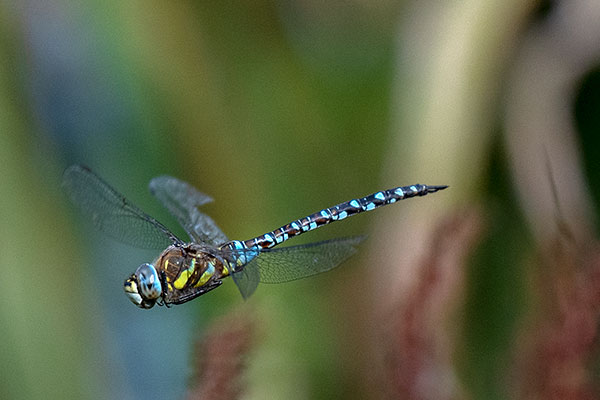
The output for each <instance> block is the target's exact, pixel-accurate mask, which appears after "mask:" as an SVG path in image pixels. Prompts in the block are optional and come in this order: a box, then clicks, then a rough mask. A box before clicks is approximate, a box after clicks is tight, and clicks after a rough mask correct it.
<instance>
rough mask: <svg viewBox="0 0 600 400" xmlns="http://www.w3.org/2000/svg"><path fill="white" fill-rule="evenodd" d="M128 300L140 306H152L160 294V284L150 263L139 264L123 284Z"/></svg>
mask: <svg viewBox="0 0 600 400" xmlns="http://www.w3.org/2000/svg"><path fill="white" fill-rule="evenodd" d="M123 288H124V289H125V294H126V295H127V297H129V300H131V302H132V303H133V304H135V305H136V306H138V307H140V308H152V307H153V306H154V304H155V303H156V301H157V300H158V299H159V298H160V296H161V294H162V285H161V283H160V279H159V278H158V273H157V272H156V268H154V266H153V265H152V264H147V263H145V264H142V265H140V266H139V267H138V268H137V269H136V270H135V272H134V273H133V274H131V276H130V277H129V278H127V280H126V281H125V283H124V284H123Z"/></svg>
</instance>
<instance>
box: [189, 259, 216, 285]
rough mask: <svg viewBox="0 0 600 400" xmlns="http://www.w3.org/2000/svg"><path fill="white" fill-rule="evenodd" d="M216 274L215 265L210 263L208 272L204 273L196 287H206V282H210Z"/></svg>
mask: <svg viewBox="0 0 600 400" xmlns="http://www.w3.org/2000/svg"><path fill="white" fill-rule="evenodd" d="M214 274H215V264H213V263H212V262H210V261H209V262H208V268H206V271H204V272H203V273H202V276H201V277H200V279H199V280H198V283H196V284H195V285H194V287H200V286H202V285H204V284H205V283H206V282H208V280H209V279H210V278H212V276H213V275H214Z"/></svg>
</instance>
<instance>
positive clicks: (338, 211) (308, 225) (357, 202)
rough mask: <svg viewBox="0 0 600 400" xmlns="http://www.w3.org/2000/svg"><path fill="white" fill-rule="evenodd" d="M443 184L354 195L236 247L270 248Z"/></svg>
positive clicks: (239, 243) (439, 188) (430, 190)
mask: <svg viewBox="0 0 600 400" xmlns="http://www.w3.org/2000/svg"><path fill="white" fill-rule="evenodd" d="M446 187H447V186H427V185H419V184H416V185H411V186H402V187H397V188H394V189H389V190H383V191H381V192H377V193H373V194H371V195H369V196H366V197H363V198H360V199H353V200H350V201H346V202H344V203H340V204H338V205H336V206H333V207H329V208H325V209H323V210H321V211H319V212H316V213H314V214H311V215H308V216H306V217H304V218H300V219H298V220H296V221H292V222H290V223H289V224H286V225H284V226H282V227H281V228H278V229H275V230H274V231H271V232H268V233H265V234H264V235H261V236H258V237H255V238H253V239H248V240H245V241H243V242H237V241H236V242H237V243H236V247H245V248H247V249H252V248H257V249H269V248H271V247H273V246H276V245H278V244H280V243H283V242H285V241H286V240H288V239H290V238H292V237H294V236H298V235H300V234H302V233H304V232H310V231H312V230H314V229H317V228H318V227H320V226H323V225H327V224H329V223H331V222H334V221H341V220H343V219H345V218H347V217H349V216H351V215H354V214H358V213H361V212H364V211H371V210H374V209H376V208H378V207H381V206H384V205H386V204H392V203H395V202H396V201H399V200H403V199H408V198H410V197H415V196H425V195H426V194H428V193H434V192H437V191H438V190H442V189H445V188H446ZM242 244H243V245H242Z"/></svg>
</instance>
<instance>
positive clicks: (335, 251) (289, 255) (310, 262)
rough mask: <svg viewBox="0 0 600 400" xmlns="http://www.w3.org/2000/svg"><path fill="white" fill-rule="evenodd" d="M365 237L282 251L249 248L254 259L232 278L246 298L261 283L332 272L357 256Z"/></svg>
mask: <svg viewBox="0 0 600 400" xmlns="http://www.w3.org/2000/svg"><path fill="white" fill-rule="evenodd" d="M364 238H365V237H364V236H353V237H347V238H340V239H332V240H326V241H323V242H316V243H309V244H303V245H299V246H288V247H282V248H280V249H272V250H271V249H269V250H262V251H260V254H259V255H258V257H255V256H256V250H252V249H249V250H248V251H249V252H251V253H250V254H249V255H251V256H252V257H253V258H254V259H253V260H252V261H250V262H249V263H248V264H247V265H246V266H244V269H242V270H241V271H240V272H236V273H234V274H233V275H232V277H233V280H234V281H235V284H236V285H237V287H238V289H239V291H240V293H241V294H242V297H243V298H244V299H247V298H248V297H250V295H251V294H252V293H254V291H255V290H256V287H257V286H258V284H259V282H260V283H283V282H289V281H293V280H296V279H302V278H306V277H309V276H312V275H316V274H320V273H321V272H326V271H329V270H331V269H333V268H335V267H337V266H338V265H340V264H341V263H342V262H343V261H345V260H346V259H347V258H349V257H350V256H351V255H352V254H354V253H356V246H357V245H358V244H359V243H360V242H362V241H363V240H364Z"/></svg>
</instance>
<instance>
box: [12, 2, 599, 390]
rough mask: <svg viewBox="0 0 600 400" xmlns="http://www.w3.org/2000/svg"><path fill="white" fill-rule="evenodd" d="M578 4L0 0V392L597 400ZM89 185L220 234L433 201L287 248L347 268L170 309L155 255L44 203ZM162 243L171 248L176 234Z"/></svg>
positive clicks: (584, 15) (588, 151)
mask: <svg viewBox="0 0 600 400" xmlns="http://www.w3.org/2000/svg"><path fill="white" fill-rule="evenodd" d="M599 21H600V3H598V2H597V1H593V0H579V1H514V0H509V1H504V2H480V1H472V0H466V1H463V2H436V1H400V2H392V1H375V2H365V1H348V2H342V1H329V2H320V1H311V0H308V1H296V2H294V1H283V2H271V1H254V2H213V3H208V2H192V1H178V2H168V1H143V2H142V1H127V2H123V1H104V2H94V1H89V2H84V3H78V2H68V1H60V0H54V1H46V2H42V1H29V0H25V1H10V0H8V1H3V2H0V160H1V162H2V166H1V168H0V299H1V300H0V337H1V338H2V340H0V398H3V399H105V398H107V399H186V398H189V399H192V398H206V399H228V398H244V399H269V398H273V399H331V398H344V399H363V398H376V399H378V398H406V399H464V398H472V399H503V398H523V399H524V398H527V399H533V398H557V399H559V398H560V399H566V398H569V399H579V398H581V399H591V398H599V397H598V393H599V392H598V390H597V387H598V371H599V369H598V366H599V364H598V357H597V347H598V346H597V343H598V332H597V327H598V322H599V321H600V252H599V250H598V244H597V241H596V237H597V226H596V218H597V214H598V207H599V205H600V203H599V197H600V168H598V160H599V159H600V154H599V153H600V143H599V142H600V139H599V138H600V136H599V135H598V133H599V132H600V113H599V112H598V110H599V109H600V69H599V65H600V63H599V60H600V23H599ZM74 163H81V164H85V165H87V166H89V167H90V168H91V169H93V170H94V171H95V172H97V173H98V174H99V175H100V176H102V177H103V178H104V179H105V180H107V181H108V182H110V183H111V185H113V186H114V187H115V188H117V189H118V190H119V191H120V192H122V193H123V194H125V195H126V196H127V197H128V198H129V199H130V200H131V201H132V202H134V203H135V204H137V205H138V206H140V207H141V208H142V209H143V210H145V211H146V212H147V213H149V214H150V215H153V216H155V217H156V218H157V219H159V220H160V221H163V223H165V224H166V225H167V226H169V227H171V228H172V229H173V230H174V232H176V233H178V234H182V231H181V230H180V229H179V228H177V227H176V223H175V222H174V221H173V219H171V218H170V217H169V216H168V215H167V213H166V211H165V210H163V209H161V207H160V206H159V205H158V204H157V202H156V201H155V200H154V199H153V198H152V196H151V195H150V194H149V193H148V191H147V184H148V181H149V180H150V179H151V178H152V177H154V176H157V175H160V174H170V175H174V176H177V177H179V178H181V179H183V180H186V181H188V182H190V183H192V184H193V185H194V186H196V187H198V188H199V189H200V190H201V191H203V192H205V193H208V194H209V195H211V196H212V197H213V198H214V199H215V202H214V203H211V204H208V205H206V206H205V207H203V211H205V212H206V213H208V214H210V215H211V216H212V217H213V218H214V219H215V221H217V223H218V224H219V225H220V227H221V228H222V229H223V230H224V231H225V232H226V233H227V234H228V235H229V237H231V238H234V239H248V238H251V237H254V236H257V235H259V234H262V233H264V232H267V231H269V230H272V229H274V228H277V227H279V226H281V225H283V224H285V223H287V222H289V221H291V220H293V219H297V218H299V217H302V216H304V215H306V214H309V213H312V212H315V211H317V210H320V209H322V208H323V207H326V206H331V205H334V204H337V203H339V202H342V201H346V200H349V199H351V198H355V197H359V196H363V195H366V194H369V193H372V192H375V191H377V190H381V189H387V188H391V187H395V186H399V185H409V184H414V183H426V184H440V185H441V184H446V185H450V189H448V190H446V191H444V192H440V193H437V194H435V195H431V196H427V197H424V198H419V199H414V200H409V201H406V202H402V203H400V204H398V205H393V206H390V207H385V208H383V209H380V210H377V211H375V212H373V213H367V214H361V215H360V216H357V217H354V218H351V219H348V220H345V221H344V223H343V224H342V223H340V224H333V225H330V226H328V227H325V228H322V229H319V230H317V231H316V232H312V233H310V234H307V235H303V236H301V237H299V238H297V239H294V240H293V244H300V243H307V242H312V241H317V240H324V239H328V238H333V237H339V236H345V235H353V234H362V233H367V234H368V235H369V239H368V241H367V242H365V243H364V244H363V245H361V249H360V251H359V253H358V254H357V255H356V256H354V257H353V259H351V260H350V261H349V262H346V263H345V264H344V265H343V266H342V267H340V268H338V269H336V270H334V271H331V272H329V273H326V274H322V275H320V276H317V277H314V278H310V279H306V280H302V281H297V282H292V283H288V284H282V285H261V286H260V287H259V289H258V290H257V292H256V294H255V295H254V296H253V297H252V298H251V299H250V300H249V301H247V302H244V301H242V299H241V296H240V295H239V294H238V293H237V290H236V288H235V285H234V284H233V282H231V281H229V282H226V283H224V285H223V286H222V287H221V288H219V290H216V291H213V292H211V293H209V294H207V295H206V296H202V297H201V298H199V299H197V300H195V301H193V302H189V303H187V304H185V305H182V306H177V307H173V308H171V309H164V308H155V309H152V310H150V311H146V310H140V309H137V308H136V307H134V306H133V305H132V304H130V302H129V301H128V300H127V298H126V297H125V296H124V295H123V292H122V283H123V281H124V279H125V278H126V277H127V276H128V275H129V274H130V273H131V272H133V271H134V270H135V268H136V267H137V266H138V265H139V264H140V263H142V262H149V261H152V260H153V259H154V258H155V257H156V255H157V254H156V252H151V251H150V252H149V251H145V250H139V249H135V248H131V247H128V246H126V245H123V244H120V243H117V242H115V241H113V240H112V239H110V238H107V237H105V236H103V235H102V234H100V233H98V232H96V231H94V229H93V227H92V223H91V221H89V220H87V219H85V218H84V217H82V216H81V215H80V214H78V213H77V211H76V209H75V207H73V205H72V204H70V203H69V202H68V200H67V198H66V196H65V194H64V193H63V192H62V191H61V187H60V185H61V176H62V172H63V171H64V169H65V168H66V167H67V166H69V165H71V164H74ZM182 235H183V234H182Z"/></svg>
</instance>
